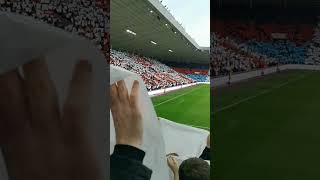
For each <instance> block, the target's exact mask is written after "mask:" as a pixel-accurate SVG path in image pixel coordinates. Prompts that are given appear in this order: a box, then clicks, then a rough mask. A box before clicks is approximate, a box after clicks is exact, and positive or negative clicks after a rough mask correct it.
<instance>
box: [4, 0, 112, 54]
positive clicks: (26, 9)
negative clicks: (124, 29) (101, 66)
mask: <svg viewBox="0 0 320 180" xmlns="http://www.w3.org/2000/svg"><path fill="white" fill-rule="evenodd" d="M106 4H107V1H105V0H94V1H90V0H74V1H61V0H54V1H49V0H22V1H8V0H0V11H6V12H13V13H18V14H21V15H25V16H31V17H33V18H35V19H38V20H40V21H43V22H46V23H48V24H51V25H54V26H56V27H58V28H61V29H64V30H66V31H68V32H72V33H74V34H78V35H81V36H83V37H86V38H88V39H90V40H91V41H92V42H93V43H94V44H96V45H97V46H98V47H99V49H101V50H102V51H104V52H105V53H104V54H105V55H106V57H107V55H108V54H107V53H108V49H109V47H108V34H107V32H106V29H107V28H108V27H107V26H106V24H109V23H108V22H106V20H107V21H109V20H110V14H109V13H108V10H107V7H108V6H107V5H106ZM106 17H107V18H106Z"/></svg>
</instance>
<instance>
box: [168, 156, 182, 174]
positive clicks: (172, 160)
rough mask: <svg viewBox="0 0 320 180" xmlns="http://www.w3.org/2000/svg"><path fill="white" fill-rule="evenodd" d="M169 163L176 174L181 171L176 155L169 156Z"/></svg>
mask: <svg viewBox="0 0 320 180" xmlns="http://www.w3.org/2000/svg"><path fill="white" fill-rule="evenodd" d="M167 163H168V166H169V168H170V169H171V171H172V172H173V174H174V175H177V174H178V173H179V166H178V161H177V159H176V158H175V157H174V156H168V157H167Z"/></svg>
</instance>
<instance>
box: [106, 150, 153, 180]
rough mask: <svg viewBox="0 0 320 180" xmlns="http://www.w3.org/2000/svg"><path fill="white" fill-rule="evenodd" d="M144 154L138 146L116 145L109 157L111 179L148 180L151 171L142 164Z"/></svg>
mask: <svg viewBox="0 0 320 180" xmlns="http://www.w3.org/2000/svg"><path fill="white" fill-rule="evenodd" d="M144 156H145V152H144V151H142V150H140V149H138V148H135V147H132V146H129V145H116V146H115V148H114V152H113V154H112V155H111V157H110V167H111V168H110V170H111V171H110V175H111V180H150V178H151V174H152V171H151V170H150V169H149V168H147V167H146V166H144V165H143V164H142V161H143V159H144Z"/></svg>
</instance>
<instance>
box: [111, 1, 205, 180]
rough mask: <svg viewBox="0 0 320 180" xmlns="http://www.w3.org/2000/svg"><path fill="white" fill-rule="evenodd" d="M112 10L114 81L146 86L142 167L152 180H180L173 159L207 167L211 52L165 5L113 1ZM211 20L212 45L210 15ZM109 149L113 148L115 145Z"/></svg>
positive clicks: (161, 2) (112, 79)
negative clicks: (192, 160)
mask: <svg viewBox="0 0 320 180" xmlns="http://www.w3.org/2000/svg"><path fill="white" fill-rule="evenodd" d="M203 2H205V1H203ZM206 2H208V7H207V9H209V1H206ZM180 3H190V2H184V1H180ZM192 3H195V2H192ZM110 4H111V6H110V10H111V11H110V49H111V50H110V71H111V76H110V81H111V84H114V83H117V82H118V80H119V79H123V80H124V82H125V83H126V84H129V85H128V87H127V88H130V84H132V83H133V82H132V81H133V80H134V79H135V80H138V81H139V82H143V84H144V85H145V86H143V87H142V90H141V91H142V92H141V93H143V95H141V96H140V102H141V113H142V116H143V118H144V117H145V118H146V119H143V124H144V127H143V129H144V130H145V131H146V132H145V135H144V143H143V145H142V149H143V150H145V152H146V159H145V160H144V165H146V166H147V167H149V168H150V169H152V171H153V172H152V178H151V179H152V180H159V179H176V176H177V173H173V171H172V170H170V168H168V164H169V163H168V162H167V161H168V160H167V157H168V158H175V159H176V160H177V161H178V163H177V165H179V166H180V164H181V163H182V162H184V161H185V160H187V159H189V158H193V157H198V159H199V160H200V161H201V162H203V163H204V166H206V167H208V166H209V164H208V163H207V162H206V161H204V157H203V156H202V155H203V154H206V153H207V154H209V151H210V149H208V147H209V146H210V145H209V144H208V142H209V141H208V137H209V130H210V83H209V81H210V78H209V64H210V63H209V62H210V52H209V50H210V48H209V47H202V46H200V45H199V44H198V43H197V42H196V40H195V39H194V38H193V37H191V35H189V33H187V30H186V29H185V28H184V27H183V25H181V22H179V21H178V20H177V19H176V17H174V15H173V14H172V13H171V12H170V7H168V6H166V5H165V4H164V2H163V1H159V0H135V1H134V3H132V1H128V0H111V1H110ZM207 16H208V18H207V19H208V27H207V28H208V37H207V40H209V39H210V34H209V28H210V26H209V23H210V18H209V17H210V14H209V12H208V15H207ZM189 18H192V17H189ZM195 20H196V19H194V21H195ZM203 28H205V27H203ZM208 45H210V43H208ZM111 119H113V117H111ZM111 122H112V121H111ZM113 126H114V124H112V123H111V124H110V127H113ZM112 131H113V129H111V135H112V134H114V132H112ZM110 143H111V147H113V145H114V144H115V142H114V140H113V139H111V142H110ZM112 150H113V149H111V151H112ZM172 154H174V155H172ZM173 156H175V157H173ZM200 157H203V159H200ZM206 160H209V158H207V159H206ZM169 166H170V165H169ZM198 167H200V166H198ZM186 171H187V172H188V173H192V171H191V170H190V169H189V170H186ZM206 175H209V169H208V171H206Z"/></svg>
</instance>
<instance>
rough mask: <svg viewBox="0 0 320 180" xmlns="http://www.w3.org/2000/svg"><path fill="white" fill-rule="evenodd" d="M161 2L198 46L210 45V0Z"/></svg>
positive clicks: (171, 0)
mask: <svg viewBox="0 0 320 180" xmlns="http://www.w3.org/2000/svg"><path fill="white" fill-rule="evenodd" d="M162 4H163V5H167V7H168V8H169V10H170V12H171V14H172V15H173V16H174V17H175V18H176V20H178V21H179V22H180V23H182V26H183V27H184V28H185V29H186V32H187V33H188V34H189V35H190V36H191V37H192V38H193V39H194V40H195V41H196V42H197V43H198V44H199V45H200V46H205V47H209V46H210V0H163V1H162Z"/></svg>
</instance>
